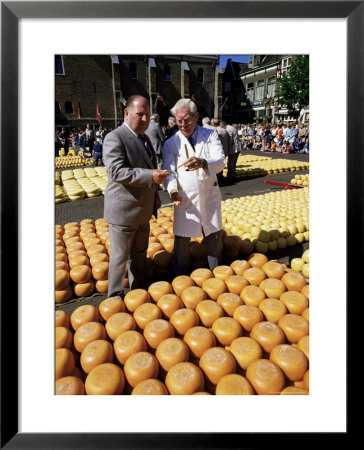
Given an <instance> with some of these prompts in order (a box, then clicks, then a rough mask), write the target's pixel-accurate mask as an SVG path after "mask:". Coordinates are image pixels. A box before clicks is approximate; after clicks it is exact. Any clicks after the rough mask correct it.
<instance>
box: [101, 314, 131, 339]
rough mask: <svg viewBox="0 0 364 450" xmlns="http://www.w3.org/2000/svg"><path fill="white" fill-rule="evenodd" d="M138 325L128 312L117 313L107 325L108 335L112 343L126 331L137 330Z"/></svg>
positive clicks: (109, 319) (108, 320) (110, 318)
mask: <svg viewBox="0 0 364 450" xmlns="http://www.w3.org/2000/svg"><path fill="white" fill-rule="evenodd" d="M135 328H136V323H135V320H134V318H133V316H132V315H131V314H128V313H126V312H119V313H115V314H113V315H112V316H110V317H109V318H108V319H107V321H106V324H105V329H106V332H107V335H108V336H109V338H110V339H111V340H112V341H115V339H116V338H117V337H118V336H119V335H120V334H121V333H124V331H128V330H135Z"/></svg>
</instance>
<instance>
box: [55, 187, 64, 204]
mask: <svg viewBox="0 0 364 450" xmlns="http://www.w3.org/2000/svg"><path fill="white" fill-rule="evenodd" d="M65 201H67V195H66V194H65V192H64V190H63V189H62V188H61V186H60V185H59V184H56V188H55V202H56V203H63V202H65Z"/></svg>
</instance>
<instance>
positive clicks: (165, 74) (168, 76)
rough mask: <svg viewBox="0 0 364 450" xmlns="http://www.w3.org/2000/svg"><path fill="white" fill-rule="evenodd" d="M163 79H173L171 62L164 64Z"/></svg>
mask: <svg viewBox="0 0 364 450" xmlns="http://www.w3.org/2000/svg"><path fill="white" fill-rule="evenodd" d="M163 80H164V81H171V67H170V65H169V64H165V65H164V70H163Z"/></svg>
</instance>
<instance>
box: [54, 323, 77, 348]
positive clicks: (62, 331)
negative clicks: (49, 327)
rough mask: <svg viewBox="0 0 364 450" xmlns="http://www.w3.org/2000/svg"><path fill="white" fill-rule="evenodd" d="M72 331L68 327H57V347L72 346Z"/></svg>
mask: <svg viewBox="0 0 364 450" xmlns="http://www.w3.org/2000/svg"><path fill="white" fill-rule="evenodd" d="M72 338H73V336H72V333H71V331H70V330H69V328H67V327H56V331H55V345H56V349H57V348H71V347H72Z"/></svg>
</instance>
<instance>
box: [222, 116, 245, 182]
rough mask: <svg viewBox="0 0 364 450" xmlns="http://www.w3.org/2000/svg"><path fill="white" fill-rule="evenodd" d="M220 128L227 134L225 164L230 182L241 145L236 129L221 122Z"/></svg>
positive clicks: (233, 176)
mask: <svg viewBox="0 0 364 450" xmlns="http://www.w3.org/2000/svg"><path fill="white" fill-rule="evenodd" d="M221 126H222V127H223V128H225V130H226V131H227V133H228V134H229V150H228V163H227V169H228V170H227V175H226V177H227V179H228V180H230V181H232V180H234V178H235V171H236V162H237V160H238V157H239V155H240V150H241V143H240V140H239V135H238V131H237V129H236V127H234V126H233V125H228V124H227V123H226V122H221Z"/></svg>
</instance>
